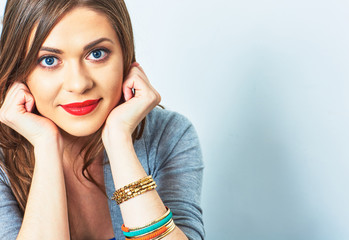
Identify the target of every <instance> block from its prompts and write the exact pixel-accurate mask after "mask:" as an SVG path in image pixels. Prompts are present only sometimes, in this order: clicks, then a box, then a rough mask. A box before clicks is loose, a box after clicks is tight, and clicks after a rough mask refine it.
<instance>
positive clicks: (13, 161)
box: [0, 0, 145, 212]
mask: <svg viewBox="0 0 349 240" xmlns="http://www.w3.org/2000/svg"><path fill="white" fill-rule="evenodd" d="M79 6H84V7H88V8H91V9H93V10H95V11H99V12H102V13H104V14H105V15H106V16H107V17H108V19H109V21H110V22H111V24H112V25H113V27H114V29H115V32H116V34H117V36H118V38H119V41H120V45H121V48H122V51H123V61H124V64H123V65H124V76H126V75H127V73H128V71H129V69H130V66H131V64H132V62H134V61H135V52H134V40H133V31H132V26H131V20H130V17H129V14H128V11H127V8H126V5H125V3H124V1H123V0H54V1H52V0H8V1H7V5H6V8H5V15H4V19H3V29H2V34H1V39H0V104H1V105H2V104H3V102H4V99H5V96H6V93H7V90H8V88H9V87H10V86H11V85H12V84H13V83H14V82H23V83H25V79H26V78H27V76H28V75H29V74H30V72H31V71H32V70H33V68H34V66H35V63H36V59H37V55H38V52H39V50H40V48H41V45H42V44H43V42H44V41H45V39H46V38H47V36H48V35H49V33H50V31H51V30H52V28H53V27H54V26H55V24H56V23H57V22H58V21H59V20H60V19H61V18H62V17H63V16H64V14H66V13H67V12H69V11H70V10H72V9H73V8H75V7H79ZM35 27H36V33H35V36H34V40H33V44H32V45H31V46H28V39H29V36H30V34H31V32H32V31H33V29H34V28H35ZM144 124H145V119H144V120H143V121H142V122H141V124H140V125H139V126H138V127H137V129H136V130H135V132H134V133H133V135H132V137H133V139H134V140H135V139H138V138H139V137H140V136H141V135H142V132H143V128H144ZM101 131H102V129H99V130H98V131H97V132H96V133H94V134H93V135H92V136H91V139H92V140H91V141H89V142H88V143H87V144H86V145H84V146H83V148H82V149H81V151H80V154H82V153H83V155H82V156H83V159H84V164H83V168H82V174H83V176H84V177H85V178H86V179H88V180H89V181H91V182H93V183H95V184H96V185H98V184H97V183H96V181H95V180H94V178H93V177H92V176H91V175H90V174H89V171H88V167H89V166H90V165H91V163H92V162H93V161H94V160H95V159H96V157H97V156H99V155H100V154H101V152H102V151H103V150H104V147H103V143H102V140H101ZM0 147H1V151H2V155H3V159H0V166H1V167H2V168H3V170H4V171H5V172H6V174H7V176H8V178H9V181H10V184H11V189H12V192H13V194H14V196H15V198H16V200H17V202H18V204H19V206H20V209H21V210H22V211H23V212H24V210H25V206H26V202H27V198H28V194H29V189H30V184H31V180H32V177H33V170H34V164H35V158H34V153H33V146H32V145H31V144H30V143H29V142H28V141H27V140H26V139H25V138H24V137H23V136H21V135H20V134H18V133H17V132H16V131H14V130H13V129H11V128H9V127H7V126H6V125H5V124H3V123H0Z"/></svg>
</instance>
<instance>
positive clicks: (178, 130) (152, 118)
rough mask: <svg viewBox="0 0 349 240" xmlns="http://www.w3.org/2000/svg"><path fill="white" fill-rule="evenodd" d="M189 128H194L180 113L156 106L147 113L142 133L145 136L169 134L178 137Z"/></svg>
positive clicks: (152, 136)
mask: <svg viewBox="0 0 349 240" xmlns="http://www.w3.org/2000/svg"><path fill="white" fill-rule="evenodd" d="M190 128H192V129H194V127H193V125H192V123H191V122H190V121H189V120H188V119H187V118H186V117H185V116H183V115H182V114H179V113H177V112H174V111H170V110H166V109H162V108H159V107H156V108H154V109H153V110H152V111H151V112H150V113H149V114H148V115H147V119H146V125H145V129H144V134H145V137H147V138H149V137H150V138H155V139H156V138H158V137H166V136H171V137H172V138H175V139H178V138H180V137H181V136H182V135H183V134H184V133H186V132H187V131H188V130H189V129H190ZM175 139H173V140H175Z"/></svg>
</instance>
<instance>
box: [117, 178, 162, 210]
mask: <svg viewBox="0 0 349 240" xmlns="http://www.w3.org/2000/svg"><path fill="white" fill-rule="evenodd" d="M156 187H157V186H156V183H155V181H154V180H153V177H152V176H151V175H149V176H147V177H144V178H142V179H140V180H138V181H136V182H133V183H131V184H129V185H127V186H124V187H122V188H120V189H118V190H116V191H115V192H114V194H113V197H112V198H111V200H114V201H116V203H117V204H118V205H119V204H121V203H123V202H125V201H127V200H129V199H131V198H133V197H136V196H138V195H140V194H143V193H145V192H147V191H150V190H153V189H155V188H156Z"/></svg>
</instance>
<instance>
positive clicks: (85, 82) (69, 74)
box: [63, 63, 94, 94]
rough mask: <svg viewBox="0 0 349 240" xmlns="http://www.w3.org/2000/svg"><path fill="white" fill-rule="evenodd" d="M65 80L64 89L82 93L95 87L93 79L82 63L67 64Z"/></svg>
mask: <svg viewBox="0 0 349 240" xmlns="http://www.w3.org/2000/svg"><path fill="white" fill-rule="evenodd" d="M67 65H68V66H67V67H66V71H65V74H64V80H63V89H64V90H66V91H68V92H71V93H77V94H82V93H85V92H86V91H88V90H89V89H91V88H92V87H93V84H94V83H93V79H92V78H91V76H89V74H88V70H87V69H86V68H85V67H84V66H83V64H80V63H70V64H67Z"/></svg>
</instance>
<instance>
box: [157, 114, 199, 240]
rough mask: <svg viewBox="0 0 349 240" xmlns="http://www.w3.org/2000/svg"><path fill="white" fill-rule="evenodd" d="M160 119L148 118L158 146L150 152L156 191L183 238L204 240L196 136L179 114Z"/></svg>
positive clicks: (192, 128) (197, 141)
mask: <svg viewBox="0 0 349 240" xmlns="http://www.w3.org/2000/svg"><path fill="white" fill-rule="evenodd" d="M159 111H165V110H159ZM159 119H163V117H157V118H156V119H152V118H150V121H155V122H157V124H156V128H155V129H156V132H157V133H158V136H157V137H156V138H155V139H157V140H156V141H154V142H155V143H157V147H156V151H154V152H153V153H152V152H150V154H154V155H156V157H155V163H154V169H155V170H154V173H153V176H154V180H155V181H156V183H157V185H158V187H157V191H158V193H159V195H160V197H161V199H162V201H163V202H164V204H165V205H166V206H167V207H169V208H170V209H171V211H172V213H173V220H174V222H175V224H176V225H177V226H178V227H179V228H180V229H181V230H182V231H183V232H184V233H185V234H186V236H187V237H188V238H189V239H192V240H199V239H204V236H205V230H204V224H203V220H202V209H201V206H200V201H201V189H202V177H203V169H204V164H203V160H202V153H201V148H200V143H199V140H198V136H197V134H196V131H195V129H194V127H193V125H192V124H191V123H190V122H189V121H188V120H187V119H186V118H185V117H183V116H182V115H179V114H178V113H173V112H172V113H170V114H169V115H167V116H166V117H165V120H164V121H163V122H162V123H159V122H158V121H159ZM159 133H160V134H159ZM153 149H154V148H153Z"/></svg>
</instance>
